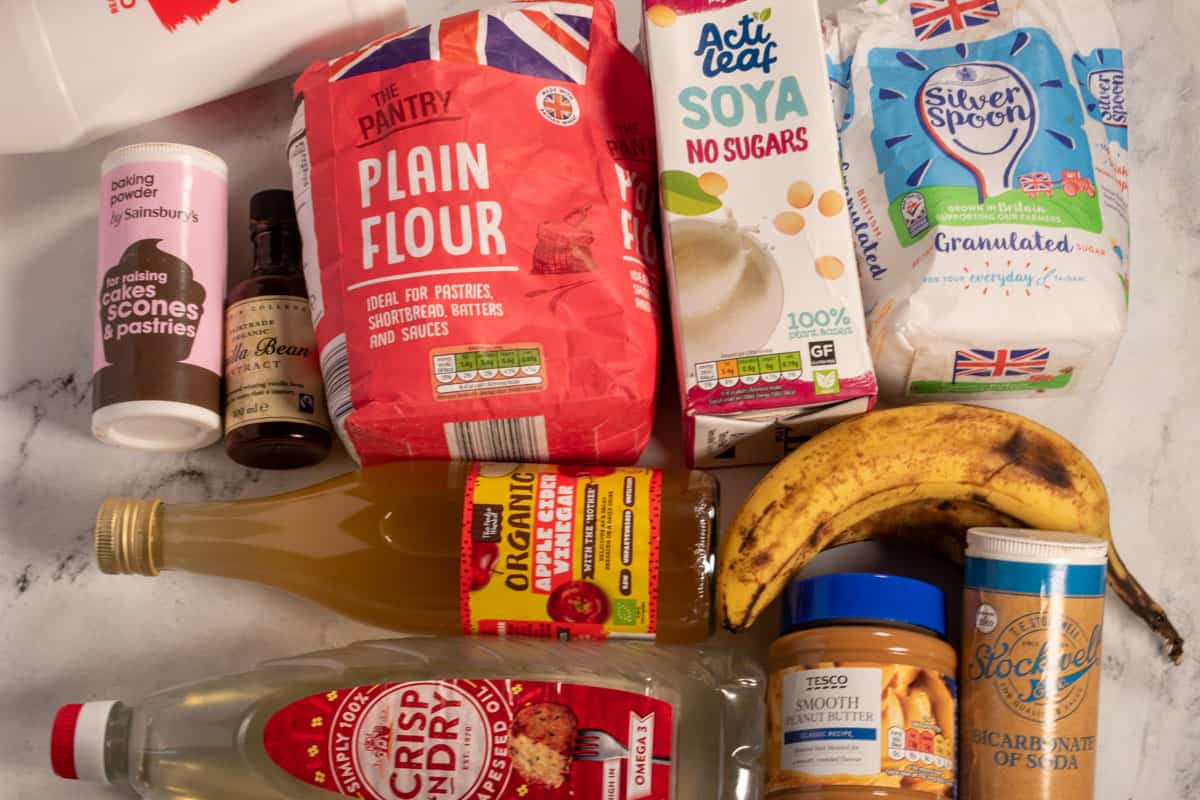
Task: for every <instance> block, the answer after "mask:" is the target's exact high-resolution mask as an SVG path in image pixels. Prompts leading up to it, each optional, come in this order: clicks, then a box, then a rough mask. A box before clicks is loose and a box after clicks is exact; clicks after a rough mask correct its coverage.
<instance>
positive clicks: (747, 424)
mask: <svg viewBox="0 0 1200 800" xmlns="http://www.w3.org/2000/svg"><path fill="white" fill-rule="evenodd" d="M645 32H646V35H645V41H646V44H647V47H648V55H649V60H650V72H651V78H652V80H653V84H654V100H655V114H656V116H657V122H658V150H659V169H660V171H661V175H660V178H661V181H660V183H661V190H662V199H663V229H664V236H665V239H666V242H667V244H668V247H667V248H666V249H667V252H668V260H667V263H668V277H669V279H670V284H671V300H672V309H673V312H674V320H675V334H676V347H677V355H678V365H679V380H680V386H681V393H682V395H683V406H684V424H685V426H686V431H687V442H688V451H689V457H690V459H691V460H692V462H693V463H695V464H697V465H700V466H710V467H711V466H732V465H736V464H760V463H770V462H773V461H777V460H779V459H780V458H782V457H783V456H784V455H786V453H787V452H788V451H789V450H790V449H791V448H792V447H794V446H795V445H796V444H797V443H798V442H799V441H800V440H802V439H803V438H804V437H806V436H809V435H812V434H813V433H816V432H817V431H819V430H820V429H821V428H824V427H827V426H829V425H831V424H833V423H835V422H837V421H839V420H841V419H844V418H845V417H848V416H851V415H856V414H861V413H863V412H866V411H868V410H869V409H870V408H871V406H872V405H873V404H874V400H875V395H876V384H875V375H874V371H873V370H872V367H871V359H870V355H869V353H868V350H867V343H866V335H865V326H864V323H863V310H862V299H861V296H860V294H859V283H858V272H857V270H856V268H855V262H854V245H853V241H852V239H851V232H850V224H849V218H848V216H847V213H846V201H845V194H844V192H843V184H842V176H841V169H840V162H839V158H838V143H837V132H836V128H835V125H834V115H833V106H832V98H831V96H830V88H829V79H828V73H827V71H826V66H825V56H824V45H823V39H822V32H821V21H820V17H819V14H818V10H817V3H816V0H787V1H786V2H783V0H779V2H774V3H773V2H772V1H771V0H753V1H749V0H647V8H646V26H645Z"/></svg>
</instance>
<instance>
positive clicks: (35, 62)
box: [0, 0, 407, 153]
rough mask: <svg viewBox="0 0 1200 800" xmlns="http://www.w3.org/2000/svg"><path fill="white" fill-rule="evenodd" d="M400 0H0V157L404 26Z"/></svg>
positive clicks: (223, 90)
mask: <svg viewBox="0 0 1200 800" xmlns="http://www.w3.org/2000/svg"><path fill="white" fill-rule="evenodd" d="M406 6H407V0H304V2H296V1H295V0H255V1H254V2H253V3H251V2H241V3H238V2H234V0H88V2H79V0H0V74H3V75H4V76H5V81H4V83H3V87H2V88H0V119H3V120H5V124H4V125H3V126H0V153H32V152H39V151H45V150H58V149H62V148H66V147H72V146H75V145H79V144H83V143H85V142H89V141H91V140H94V139H98V138H100V137H102V136H106V135H108V134H110V133H113V132H115V131H119V130H122V129H124V128H127V127H130V126H133V125H137V124H139V123H142V122H146V121H147V120H151V119H156V118H158V117H163V116H166V115H168V114H173V113H175V112H176V111H182V110H183V109H185V108H191V107H192V106H196V105H199V104H201V103H205V102H208V101H209V100H215V99H217V98H219V97H224V96H225V95H228V94H232V93H234V92H237V91H240V90H242V89H247V88H249V87H251V86H257V85H259V84H262V83H266V82H268V81H271V80H274V79H276V78H280V77H283V76H285V75H289V74H292V73H296V72H299V71H300V70H301V69H303V68H304V67H305V66H307V65H308V63H309V62H310V61H313V60H315V59H318V58H323V57H324V58H329V57H332V56H335V55H337V54H339V53H343V52H345V51H346V50H349V49H352V48H354V47H357V46H358V45H360V44H362V43H364V42H369V41H371V40H372V39H375V38H377V37H379V36H381V35H383V34H385V33H388V32H390V31H393V30H398V29H400V28H402V27H404V26H405V25H406V16H407V15H406V13H405V9H406Z"/></svg>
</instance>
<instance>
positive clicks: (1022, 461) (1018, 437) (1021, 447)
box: [998, 429, 1074, 491]
mask: <svg viewBox="0 0 1200 800" xmlns="http://www.w3.org/2000/svg"><path fill="white" fill-rule="evenodd" d="M998 450H999V451H1000V452H1001V453H1002V454H1003V455H1004V457H1005V459H1006V460H1007V462H1008V464H1009V465H1011V466H1014V467H1017V468H1018V469H1022V470H1025V471H1026V472H1028V473H1031V474H1032V475H1034V476H1036V477H1037V478H1038V479H1039V480H1042V481H1045V482H1046V483H1048V484H1050V485H1051V486H1054V487H1056V488H1059V489H1065V490H1067V491H1071V490H1073V489H1074V484H1073V482H1072V481H1071V472H1070V470H1068V469H1067V466H1066V464H1065V463H1064V459H1063V457H1062V452H1061V449H1060V448H1058V447H1055V446H1054V445H1053V444H1052V443H1050V442H1047V441H1044V440H1043V439H1041V438H1036V439H1035V438H1032V437H1030V436H1027V435H1026V433H1025V431H1024V430H1021V429H1017V430H1016V431H1014V432H1013V434H1012V436H1010V437H1009V438H1008V440H1007V441H1005V442H1004V444H1002V445H1000V447H999V448H998Z"/></svg>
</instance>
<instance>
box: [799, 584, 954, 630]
mask: <svg viewBox="0 0 1200 800" xmlns="http://www.w3.org/2000/svg"><path fill="white" fill-rule="evenodd" d="M841 620H847V621H849V620H854V621H855V622H882V623H885V624H886V623H889V622H892V623H899V624H901V625H914V626H916V627H918V628H925V629H926V630H929V631H932V632H933V633H935V634H937V635H938V636H940V637H942V638H945V636H946V596H945V594H944V593H943V592H942V590H941V589H939V588H938V587H936V586H934V585H932V584H929V583H925V582H924V581H918V580H914V579H912V578H902V577H900V576H899V575H876V574H870V573H858V572H854V573H841V574H837V575H819V576H817V577H815V578H806V579H804V580H798V581H792V583H791V584H790V585H789V586H788V588H787V595H786V597H785V598H784V612H783V627H784V630H795V629H796V628H804V627H808V626H811V625H815V624H822V623H824V624H829V623H833V622H837V621H841Z"/></svg>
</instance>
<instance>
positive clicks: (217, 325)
mask: <svg viewBox="0 0 1200 800" xmlns="http://www.w3.org/2000/svg"><path fill="white" fill-rule="evenodd" d="M100 174H101V175H100V215H99V223H100V224H99V228H100V234H99V239H98V243H97V276H96V306H97V308H96V314H95V315H94V316H93V324H94V327H95V347H94V348H93V359H92V367H93V374H94V378H93V381H92V408H93V412H92V433H94V434H95V436H96V438H98V439H99V440H100V441H102V442H106V443H108V444H113V445H117V446H119V447H131V448H134V449H138V450H153V451H159V452H183V451H187V450H196V449H199V448H201V447H207V446H208V445H210V444H212V443H213V442H215V441H216V440H217V439H219V438H220V437H221V371H222V361H221V350H222V344H223V340H224V324H223V315H222V307H223V305H224V300H225V274H226V266H227V253H228V243H227V230H228V194H229V192H228V188H227V177H228V170H227V168H226V166H225V162H224V161H222V160H221V159H220V158H219V157H218V156H216V155H214V154H212V153H210V152H208V151H207V150H201V149H200V148H198V147H190V146H188V145H183V144H171V143H166V142H149V143H146V144H135V145H130V146H128V147H122V148H119V149H117V150H114V151H113V152H112V153H109V155H108V157H107V158H105V159H104V163H103V165H102V166H101V168H100Z"/></svg>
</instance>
